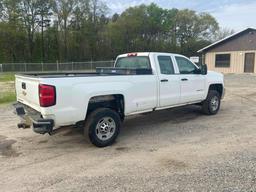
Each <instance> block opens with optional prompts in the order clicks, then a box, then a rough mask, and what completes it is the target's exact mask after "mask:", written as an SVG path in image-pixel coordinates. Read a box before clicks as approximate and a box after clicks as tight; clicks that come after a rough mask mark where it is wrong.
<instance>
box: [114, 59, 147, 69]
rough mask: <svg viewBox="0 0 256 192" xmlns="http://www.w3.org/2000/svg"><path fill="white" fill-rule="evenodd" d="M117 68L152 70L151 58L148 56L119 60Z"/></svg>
mask: <svg viewBox="0 0 256 192" xmlns="http://www.w3.org/2000/svg"><path fill="white" fill-rule="evenodd" d="M115 67H117V68H128V69H151V67H150V62H149V58H148V57H146V56H135V57H121V58H118V59H117V61H116V64H115Z"/></svg>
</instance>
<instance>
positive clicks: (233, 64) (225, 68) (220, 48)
mask: <svg viewBox="0 0 256 192" xmlns="http://www.w3.org/2000/svg"><path fill="white" fill-rule="evenodd" d="M198 53H201V54H202V58H203V62H204V63H205V64H207V66H208V69H209V70H213V71H218V72H222V73H256V64H255V53H256V29H253V28H248V29H245V30H243V31H240V32H238V33H235V34H233V35H231V36H228V37H226V38H224V39H222V40H220V41H217V42H215V43H213V44H211V45H209V46H207V47H204V48H203V49H200V50H199V51H198Z"/></svg>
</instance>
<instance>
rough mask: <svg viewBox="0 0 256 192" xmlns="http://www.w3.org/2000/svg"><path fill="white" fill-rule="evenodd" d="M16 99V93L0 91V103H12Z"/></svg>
mask: <svg viewBox="0 0 256 192" xmlns="http://www.w3.org/2000/svg"><path fill="white" fill-rule="evenodd" d="M15 100H16V95H15V93H14V92H5V93H0V104H4V103H11V102H14V101H15Z"/></svg>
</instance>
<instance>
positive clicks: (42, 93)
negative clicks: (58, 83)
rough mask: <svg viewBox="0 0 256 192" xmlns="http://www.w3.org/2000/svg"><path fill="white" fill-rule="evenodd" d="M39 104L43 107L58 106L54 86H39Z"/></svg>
mask: <svg viewBox="0 0 256 192" xmlns="http://www.w3.org/2000/svg"><path fill="white" fill-rule="evenodd" d="M39 102H40V106H41V107H50V106H53V105H55V104H56V90H55V87H54V86H52V85H43V84H40V85H39Z"/></svg>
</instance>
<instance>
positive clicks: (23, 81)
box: [15, 75, 40, 111]
mask: <svg viewBox="0 0 256 192" xmlns="http://www.w3.org/2000/svg"><path fill="white" fill-rule="evenodd" d="M15 77H16V78H15V89H16V95H17V101H19V102H21V103H23V104H25V105H28V106H30V107H32V108H34V109H35V110H37V111H39V110H40V105H39V95H38V94H39V91H38V85H39V79H38V78H36V77H29V76H22V75H15Z"/></svg>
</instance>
